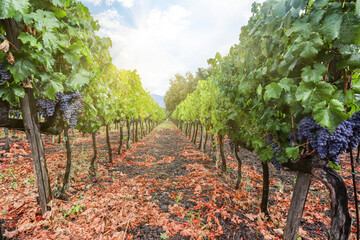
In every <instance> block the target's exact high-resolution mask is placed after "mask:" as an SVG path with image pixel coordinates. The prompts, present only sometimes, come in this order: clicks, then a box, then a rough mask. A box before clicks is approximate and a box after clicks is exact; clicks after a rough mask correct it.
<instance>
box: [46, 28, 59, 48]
mask: <svg viewBox="0 0 360 240" xmlns="http://www.w3.org/2000/svg"><path fill="white" fill-rule="evenodd" d="M57 35H58V34H57V33H54V32H45V33H44V34H43V37H42V39H43V44H44V47H45V48H48V49H49V50H52V51H54V50H55V49H56V48H57V46H58V44H59V39H58V37H57Z"/></svg>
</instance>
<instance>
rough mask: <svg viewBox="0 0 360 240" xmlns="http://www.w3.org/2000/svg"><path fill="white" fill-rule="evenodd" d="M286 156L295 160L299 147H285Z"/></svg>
mask: <svg viewBox="0 0 360 240" xmlns="http://www.w3.org/2000/svg"><path fill="white" fill-rule="evenodd" d="M285 151H286V155H287V156H288V158H290V159H293V160H296V159H298V157H299V147H287V148H286V149H285Z"/></svg>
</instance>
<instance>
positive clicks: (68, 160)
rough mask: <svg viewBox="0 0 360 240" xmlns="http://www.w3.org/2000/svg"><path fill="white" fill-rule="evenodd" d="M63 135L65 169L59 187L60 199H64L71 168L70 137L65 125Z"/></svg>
mask: <svg viewBox="0 0 360 240" xmlns="http://www.w3.org/2000/svg"><path fill="white" fill-rule="evenodd" d="M64 137H65V138H66V141H65V146H66V169H65V174H64V180H63V186H62V188H61V191H60V192H61V194H62V195H63V197H62V198H61V199H66V197H65V196H66V195H65V188H66V187H67V185H68V184H69V182H70V170H71V146H70V138H69V127H65V129H64Z"/></svg>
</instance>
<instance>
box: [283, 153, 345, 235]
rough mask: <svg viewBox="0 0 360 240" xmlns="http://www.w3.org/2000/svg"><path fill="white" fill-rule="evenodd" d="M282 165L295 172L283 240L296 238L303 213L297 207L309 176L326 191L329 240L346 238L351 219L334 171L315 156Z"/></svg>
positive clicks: (340, 184) (301, 202) (340, 180)
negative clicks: (317, 181)
mask: <svg viewBox="0 0 360 240" xmlns="http://www.w3.org/2000/svg"><path fill="white" fill-rule="evenodd" d="M284 166H286V167H288V168H290V169H291V170H294V171H299V173H298V179H297V181H296V185H295V188H294V194H293V198H292V200H291V205H290V209H289V214H288V220H287V225H286V230H285V233H284V239H286V240H293V239H296V235H297V230H298V227H299V225H300V220H301V216H302V212H303V207H301V206H304V205H305V202H306V196H307V191H308V185H309V184H310V180H311V177H310V174H311V175H312V176H313V177H315V178H317V179H318V180H320V181H321V182H322V183H323V184H324V185H325V186H326V187H327V188H328V189H329V191H330V198H331V226H330V236H329V239H339V240H346V239H348V238H349V235H350V227H351V218H350V214H349V209H348V197H347V191H346V185H345V183H344V181H343V179H342V178H341V176H340V175H339V174H338V172H336V171H335V170H334V169H332V168H330V166H329V161H327V160H322V159H320V156H318V155H313V156H311V157H308V158H306V159H300V160H299V161H298V162H295V163H294V162H288V163H286V164H284ZM308 182H309V184H308ZM289 221H291V222H292V223H291V222H289Z"/></svg>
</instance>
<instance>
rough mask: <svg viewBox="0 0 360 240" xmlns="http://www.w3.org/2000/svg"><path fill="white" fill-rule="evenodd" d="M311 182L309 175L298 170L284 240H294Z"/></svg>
mask: <svg viewBox="0 0 360 240" xmlns="http://www.w3.org/2000/svg"><path fill="white" fill-rule="evenodd" d="M310 183H311V175H310V174H306V173H301V172H299V173H298V174H297V178H296V184H295V187H294V192H293V196H292V199H291V203H290V209H289V214H288V217H287V221H286V229H285V232H284V239H285V240H296V237H297V233H298V229H299V226H300V221H301V217H302V214H303V211H304V207H305V202H306V198H307V195H308V192H309V188H310Z"/></svg>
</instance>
